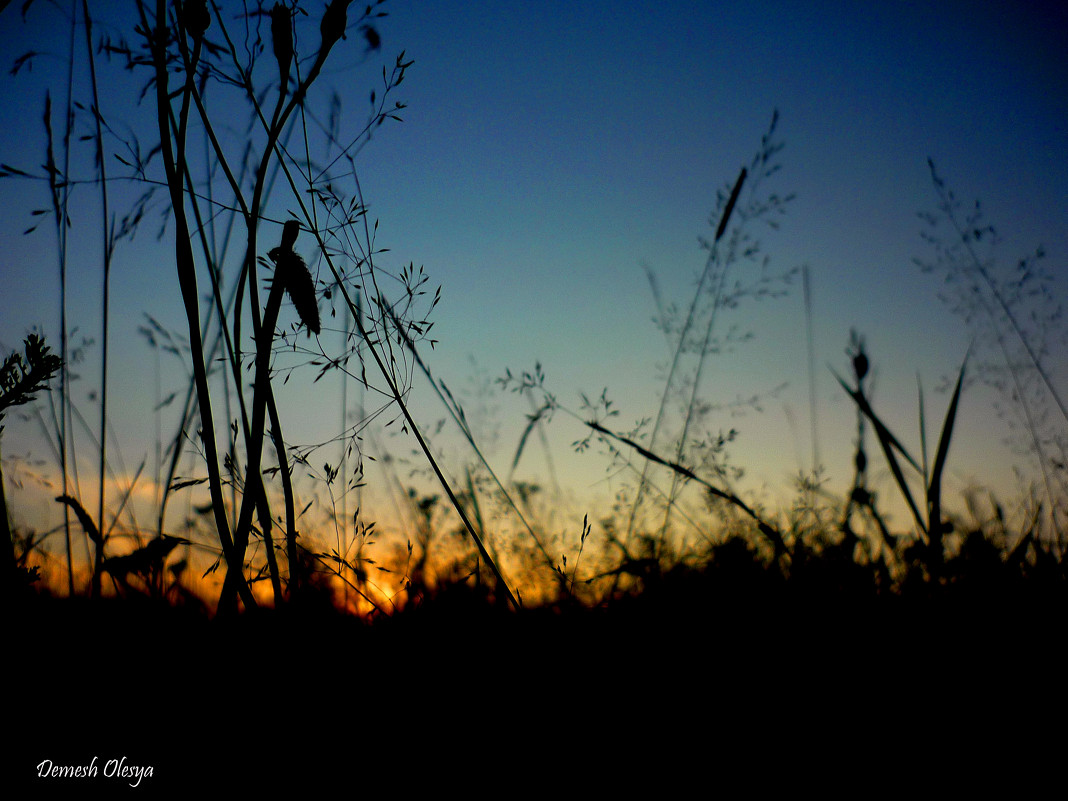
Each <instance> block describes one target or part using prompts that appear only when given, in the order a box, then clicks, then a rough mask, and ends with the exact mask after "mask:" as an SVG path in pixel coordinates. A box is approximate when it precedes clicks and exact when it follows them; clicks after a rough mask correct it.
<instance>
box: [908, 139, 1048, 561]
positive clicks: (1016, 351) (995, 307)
mask: <svg viewBox="0 0 1068 801" xmlns="http://www.w3.org/2000/svg"><path fill="white" fill-rule="evenodd" d="M927 163H928V167H929V169H930V173H931V181H932V183H933V185H934V188H935V193H936V195H937V198H938V203H937V209H936V211H935V212H922V213H920V214H919V217H920V219H921V220H922V221H923V223H924V225H925V228H924V230H923V231H922V232H921V236H922V238H923V240H924V241H925V242H926V243H927V245H928V246H929V247H930V249H931V251H932V252H931V255H930V256H927V257H923V258H916V259H914V261H915V263H916V264H917V265H918V266H919V267H920V268H921V269H922V270H923V271H924V272H927V273H935V274H941V275H942V277H943V283H942V288H941V291H940V293H939V297H940V299H941V300H942V301H943V302H944V303H945V304H946V306H947V307H948V308H949V309H950V310H951V311H952V312H953V313H954V314H956V315H958V316H960V317H961V318H962V319H963V320H964V322H965V324H966V325H967V326H968V328H969V330H970V332H971V333H972V336H973V339H974V343H975V344H974V349H975V351H976V359H975V364H974V367H973V371H974V373H975V375H976V376H977V378H978V379H979V380H980V381H982V382H983V383H984V384H986V385H987V386H989V387H991V388H993V389H994V390H995V391H996V392H997V394H998V395H999V396H1000V401H999V402H998V403H997V404H996V408H997V410H998V413H999V415H1001V416H1003V417H1004V418H1005V419H1006V420H1007V422H1008V424H1009V436H1010V438H1011V439H1012V440H1014V441H1015V442H1016V443H1017V444H1018V446H1019V447H1020V448H1022V450H1023V451H1024V452H1026V453H1030V454H1031V455H1032V456H1033V457H1034V460H1035V462H1036V464H1037V467H1038V470H1039V475H1040V476H1041V480H1042V484H1043V488H1044V490H1045V496H1046V508H1047V513H1048V515H1049V521H1050V524H1051V529H1052V531H1053V532H1054V535H1055V536H1056V538H1057V540H1058V541H1059V542H1060V543H1061V545H1062V547H1068V470H1066V469H1065V467H1064V466H1065V465H1066V464H1068V406H1066V404H1065V400H1064V397H1065V394H1064V390H1063V388H1062V387H1061V386H1060V385H1059V384H1058V383H1057V377H1056V376H1055V372H1054V370H1053V369H1052V368H1053V366H1054V365H1055V364H1056V354H1058V353H1060V352H1061V351H1062V349H1063V348H1064V347H1065V346H1066V345H1068V327H1066V326H1065V316H1064V306H1063V300H1062V298H1063V276H1059V275H1058V274H1057V273H1056V272H1055V271H1052V270H1050V269H1049V268H1047V267H1046V265H1045V260H1046V257H1047V254H1046V250H1045V248H1043V247H1042V246H1039V247H1037V248H1035V249H1034V250H1033V251H1032V252H1031V253H1029V254H1028V255H1025V256H1024V257H1022V258H1019V259H1017V260H1015V262H1013V263H1011V264H1009V263H1006V262H1004V261H1002V260H1000V259H999V255H998V254H999V250H1000V245H1001V238H1000V235H999V233H998V231H997V229H995V227H994V226H993V225H991V224H990V223H988V222H987V221H986V218H985V214H984V211H983V208H982V205H981V204H980V202H979V201H975V202H974V204H970V205H969V204H966V203H964V202H963V201H962V200H961V199H960V198H959V197H958V196H957V195H956V193H955V192H954V191H953V189H952V188H951V187H950V186H949V184H948V183H947V182H946V180H945V179H944V178H943V177H942V175H941V174H940V173H939V172H938V170H937V169H936V167H935V163H934V161H933V159H930V158H929V159H928V162H927ZM943 226H946V227H948V233H944V228H943Z"/></svg>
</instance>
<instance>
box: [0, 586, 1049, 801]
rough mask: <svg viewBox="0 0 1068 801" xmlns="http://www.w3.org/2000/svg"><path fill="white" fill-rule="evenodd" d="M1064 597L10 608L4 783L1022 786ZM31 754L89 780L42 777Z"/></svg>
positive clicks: (276, 788)
mask: <svg viewBox="0 0 1068 801" xmlns="http://www.w3.org/2000/svg"><path fill="white" fill-rule="evenodd" d="M1065 597H1066V595H1065V592H1064V589H1063V586H1062V585H1056V586H1053V587H1052V588H1051V587H1047V586H1044V587H1042V588H1037V587H1036V588H1034V591H1031V590H1029V589H1026V585H1014V586H1013V587H1011V588H1009V587H1004V586H1001V587H999V586H996V585H992V586H989V587H985V588H984V589H983V590H982V591H954V592H949V591H947V592H940V593H914V594H913V596H912V597H905V596H903V595H886V596H881V595H876V594H872V593H867V592H857V591H853V590H850V589H848V588H845V587H842V586H837V587H835V586H828V587H826V588H825V589H824V590H822V591H819V592H796V591H794V592H791V591H790V590H788V589H784V588H783V587H778V588H775V587H770V586H769V587H763V588H761V587H759V586H756V587H752V588H750V589H748V590H745V591H741V590H738V589H737V588H734V589H732V590H730V591H723V590H722V588H720V589H719V590H716V589H715V588H714V587H711V586H706V587H705V588H704V589H701V588H700V587H688V588H686V589H685V590H680V591H678V592H674V593H670V592H665V593H660V594H657V593H653V592H650V593H648V594H643V595H638V596H634V597H629V598H624V599H620V600H619V601H616V602H613V603H612V604H609V605H607V606H605V607H603V608H597V609H590V608H584V607H578V606H575V607H568V608H551V609H536V610H525V611H523V612H520V613H516V612H512V611H507V610H502V609H500V608H496V607H493V606H491V605H489V604H486V603H484V602H481V601H477V600H472V599H471V598H469V597H467V596H464V595H463V594H462V593H461V594H459V596H456V595H455V594H454V595H453V596H452V597H448V596H443V597H441V598H438V599H432V600H430V601H427V602H426V603H425V604H424V605H423V606H422V607H421V608H420V609H418V610H416V611H412V612H406V613H403V614H399V615H397V616H396V617H394V618H392V619H389V620H385V621H380V622H378V623H376V624H373V625H368V624H366V623H363V622H361V621H358V620H354V619H352V618H347V617H343V616H340V615H338V614H335V613H332V612H329V611H327V610H325V609H323V608H318V609H316V610H314V611H311V610H306V611H304V612H300V611H288V612H285V613H283V612H266V613H262V614H258V615H255V616H252V615H246V616H242V617H240V618H238V619H234V620H221V619H209V618H208V617H207V616H205V615H203V614H199V613H194V612H190V611H186V610H181V609H175V608H171V607H166V606H160V605H156V604H152V603H149V602H131V601H122V602H120V601H101V602H95V603H92V602H89V601H86V600H53V599H48V598H41V597H31V598H24V599H22V600H19V601H17V602H13V603H11V604H9V606H8V611H9V615H8V623H7V626H6V627H5V628H6V632H7V643H8V645H7V648H6V649H5V651H6V653H5V656H4V664H5V671H4V675H5V682H4V684H5V698H6V701H5V706H6V708H5V714H4V721H5V723H4V728H5V729H6V730H7V732H8V734H9V741H8V742H9V745H7V746H5V759H4V767H3V771H4V773H3V781H4V782H6V783H7V785H8V786H11V787H21V788H22V789H21V790H20V791H19V792H18V793H16V794H15V795H13V796H8V797H15V798H28V797H49V796H55V797H95V795H94V794H102V795H101V797H117V796H120V795H127V794H131V795H141V796H143V797H174V796H176V795H177V796H180V795H183V794H184V795H188V794H190V793H206V794H210V797H212V798H235V799H236V798H244V797H264V798H275V797H285V796H286V795H288V794H289V793H290V792H293V793H296V795H295V797H299V798H322V797H334V796H339V797H346V798H362V797H364V795H365V794H366V793H368V792H370V790H371V789H373V788H377V790H379V791H380V792H381V793H382V794H388V795H389V796H391V797H392V796H401V797H407V796H411V795H415V794H416V793H424V792H435V793H439V792H441V791H443V790H445V789H448V790H449V792H450V795H451V794H453V793H454V792H455V793H459V794H462V795H464V796H472V795H474V796H475V797H484V796H494V797H496V796H507V797H510V796H517V797H521V798H526V797H530V796H531V793H530V791H532V790H533V791H536V792H537V794H538V795H547V794H553V795H556V794H559V793H563V794H565V795H567V796H573V795H593V796H595V797H598V798H599V797H605V796H607V795H612V794H614V790H617V789H629V790H632V791H634V790H636V788H638V787H646V786H649V787H654V786H655V787H656V788H658V789H657V791H656V797H658V798H659V797H672V796H674V795H676V794H679V795H681V794H683V793H684V792H686V793H687V794H690V793H692V792H694V791H695V788H703V789H700V795H703V796H709V797H711V796H718V795H720V794H721V793H720V792H719V791H718V790H716V788H720V789H721V790H722V789H723V788H724V787H726V785H724V784H723V783H724V782H726V781H727V777H730V776H735V777H736V775H737V776H741V777H742V778H740V779H739V778H734V779H731V781H736V780H737V781H743V782H746V783H747V785H746V786H748V787H750V789H751V790H752V789H755V788H756V787H767V786H768V783H769V782H770V783H778V782H783V783H786V784H793V785H794V786H796V784H797V783H798V782H800V783H802V784H812V785H814V786H816V787H817V788H818V787H820V786H822V785H834V784H836V783H838V782H841V783H843V784H844V786H846V787H849V786H850V785H849V783H850V782H852V781H862V780H863V781H866V782H867V783H868V785H869V786H870V787H880V788H882V789H884V790H889V791H893V792H895V793H898V792H899V793H901V794H904V793H906V792H908V793H910V794H911V787H910V782H911V781H913V779H910V778H907V777H908V776H911V775H912V773H913V771H914V770H920V769H921V768H922V769H923V771H935V772H936V773H937V774H939V775H942V774H945V773H946V772H947V771H948V772H949V774H950V775H951V776H952V777H955V778H954V779H953V781H954V782H956V783H957V784H956V785H955V786H956V787H958V788H959V787H960V786H961V783H962V782H965V781H966V780H967V781H974V782H975V783H976V784H977V785H983V784H985V783H986V782H987V781H988V780H992V778H993V775H994V773H995V772H997V773H1001V772H1003V771H1004V770H1005V769H1006V768H1007V767H1008V768H1012V767H1013V766H1014V765H1016V764H1017V761H1018V760H1022V761H1021V762H1019V765H1020V776H1026V777H1033V776H1035V775H1036V774H1037V773H1038V772H1039V771H1040V770H1042V769H1043V767H1044V766H1047V765H1049V764H1061V763H1059V762H1054V763H1049V762H1047V761H1046V759H1047V757H1045V756H1043V754H1047V753H1050V752H1049V751H1048V749H1049V748H1051V747H1053V748H1055V749H1056V748H1062V749H1063V744H1064V742H1065V735H1064V730H1065V726H1066V723H1068V721H1066V719H1065V718H1064V715H1063V709H1064V706H1065V703H1064V702H1065V691H1066V679H1065V677H1066V667H1068V660H1066V655H1065V653H1064V650H1065V649H1064V644H1065V612H1066V611H1068V606H1066V604H1065ZM1058 744H1060V745H1058ZM1061 753H1063V750H1062V751H1061ZM94 758H95V760H96V761H95V762H94V761H93V760H94ZM46 760H48V761H50V763H51V765H53V766H78V765H84V766H95V767H96V769H97V772H96V775H92V776H86V777H48V776H41V775H40V772H41V769H40V766H41V765H42V764H44V763H45V761H46ZM113 760H114V761H113ZM123 760H124V761H123ZM146 766H151V767H152V775H151V776H148V775H147V773H146V774H145V775H143V776H142V777H141V779H140V782H138V783H137V786H136V787H132V786H130V785H131V784H133V783H135V782H137V778H136V774H135V772H134V773H131V771H133V769H134V768H144V767H146ZM46 768H47V764H46ZM124 769H125V770H126V771H127V775H126V776H125V777H123V776H122V775H121V774H122V771H123V770H124ZM105 772H108V773H110V774H112V775H105ZM932 775H933V774H932ZM695 782H696V784H695ZM722 794H725V795H726V796H727V797H740V796H743V795H745V796H747V795H749V794H751V793H750V792H744V793H727V792H725V791H724V792H723V793H722ZM847 794H850V793H847ZM865 794H866V793H865ZM632 795H633V793H627V797H631V796H632ZM759 795H762V796H763V795H764V793H759Z"/></svg>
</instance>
